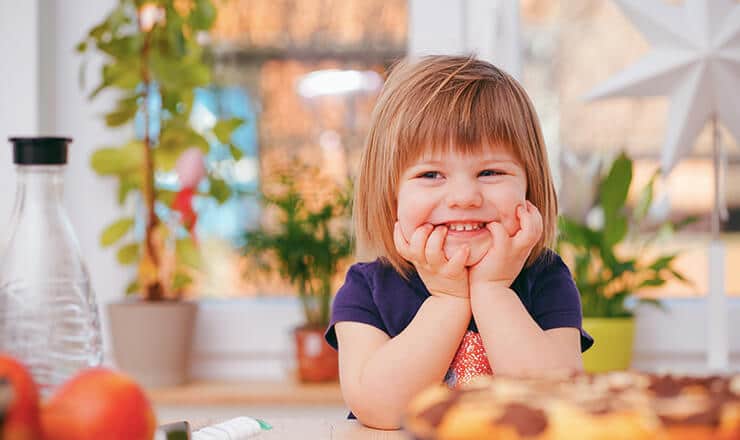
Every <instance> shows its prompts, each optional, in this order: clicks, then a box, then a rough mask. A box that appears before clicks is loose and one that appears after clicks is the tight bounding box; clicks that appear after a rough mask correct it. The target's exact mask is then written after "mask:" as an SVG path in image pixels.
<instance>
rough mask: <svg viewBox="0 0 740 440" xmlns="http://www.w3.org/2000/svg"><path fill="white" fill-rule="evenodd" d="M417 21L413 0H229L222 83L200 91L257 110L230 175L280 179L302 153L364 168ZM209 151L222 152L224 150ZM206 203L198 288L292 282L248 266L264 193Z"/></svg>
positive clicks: (241, 112) (329, 165)
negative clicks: (380, 100)
mask: <svg viewBox="0 0 740 440" xmlns="http://www.w3.org/2000/svg"><path fill="white" fill-rule="evenodd" d="M407 27H408V26H407V4H406V1H405V0H391V1H386V0H300V1H298V0H234V1H230V2H223V3H221V4H220V9H219V15H218V21H217V23H216V25H215V30H214V31H213V32H212V34H211V36H210V38H211V41H210V46H211V49H212V54H213V57H214V61H215V72H216V83H217V84H218V87H214V88H212V89H209V90H204V91H201V92H200V94H199V95H198V96H197V97H196V103H198V104H200V106H199V107H198V108H199V109H202V110H203V113H202V114H201V116H202V117H203V118H205V120H207V119H208V118H210V117H229V116H240V117H244V118H246V119H247V125H246V127H243V130H244V131H243V132H240V133H237V134H236V135H237V136H238V137H239V139H240V141H241V143H240V144H238V146H239V148H240V149H241V150H242V152H243V153H244V157H243V158H242V159H240V161H238V162H237V163H235V164H229V163H224V164H223V166H224V168H225V169H226V170H227V171H228V172H227V173H226V175H227V179H226V180H227V182H228V183H229V184H230V185H237V184H241V185H247V186H248V187H249V188H250V189H258V188H264V189H265V190H269V185H270V181H269V176H270V174H271V170H274V169H276V168H281V167H285V166H287V165H289V163H290V161H291V160H293V159H295V158H298V159H300V160H301V161H302V162H306V163H308V164H311V165H314V166H317V167H320V168H321V169H322V171H323V172H325V173H327V174H329V175H330V176H333V177H336V178H337V179H341V178H346V177H347V176H352V175H353V174H354V170H355V169H356V165H357V163H358V161H359V156H360V153H361V148H362V144H363V140H364V135H365V133H366V132H367V127H368V123H369V118H370V113H371V111H372V108H373V106H374V104H375V99H376V97H377V94H378V92H379V90H380V87H381V86H382V80H383V76H384V75H385V73H386V70H387V68H388V67H389V66H390V65H391V63H392V62H394V61H395V60H397V59H398V58H400V57H403V56H404V55H405V53H406V33H407ZM209 160H218V152H217V151H216V152H212V154H211V155H210V157H209ZM243 161H244V162H243ZM308 191H311V189H310V188H309V189H308ZM197 210H198V213H199V224H198V232H199V234H200V235H199V237H201V238H203V240H202V241H201V250H202V252H203V253H204V256H205V258H204V259H205V261H206V264H207V268H206V271H205V277H204V278H203V279H202V280H200V281H199V283H197V284H195V285H193V287H192V288H191V291H192V292H193V295H196V296H219V297H238V296H252V295H256V294H262V293H264V294H273V295H279V294H285V293H289V292H291V291H292V288H291V287H290V286H288V285H286V284H285V283H284V281H282V280H280V279H279V278H278V277H275V278H271V279H270V280H269V282H261V281H260V280H259V279H255V278H252V277H246V278H245V277H244V272H245V271H246V270H248V269H247V268H246V267H245V264H244V261H243V258H242V257H241V256H240V255H239V250H238V248H237V247H235V245H239V244H241V242H240V241H239V238H240V235H241V234H240V232H243V231H244V230H245V229H246V228H248V227H249V226H250V225H254V224H256V223H257V222H258V221H260V220H262V221H269V219H268V218H267V217H268V216H269V214H268V213H261V212H260V210H259V205H258V203H257V202H256V200H255V199H253V198H249V197H246V198H245V197H242V198H239V199H234V200H230V201H229V202H227V203H226V204H225V205H223V206H217V205H215V204H210V203H209V204H205V203H203V204H201V205H200V206H197Z"/></svg>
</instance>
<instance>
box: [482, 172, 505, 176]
mask: <svg viewBox="0 0 740 440" xmlns="http://www.w3.org/2000/svg"><path fill="white" fill-rule="evenodd" d="M504 174H506V173H504V172H503V171H499V170H483V171H481V172H480V176H481V177H491V176H503V175H504Z"/></svg>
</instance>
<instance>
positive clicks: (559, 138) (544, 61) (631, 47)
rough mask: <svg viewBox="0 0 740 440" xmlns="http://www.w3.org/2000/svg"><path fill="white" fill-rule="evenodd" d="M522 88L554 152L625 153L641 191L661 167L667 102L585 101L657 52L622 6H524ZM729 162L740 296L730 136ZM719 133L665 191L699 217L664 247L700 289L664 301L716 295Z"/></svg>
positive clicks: (702, 140)
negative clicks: (715, 143) (713, 242)
mask: <svg viewBox="0 0 740 440" xmlns="http://www.w3.org/2000/svg"><path fill="white" fill-rule="evenodd" d="M521 10H522V33H523V40H524V46H525V49H524V60H523V65H524V68H523V71H524V85H525V87H526V88H527V90H528V91H529V92H530V94H531V95H532V99H533V101H534V103H535V106H536V107H537V110H538V113H539V115H540V118H541V120H542V125H543V129H544V132H545V137H546V141H547V143H548V145H549V146H550V151H551V159H550V160H551V163H552V165H553V168H555V165H556V164H557V163H558V154H559V153H560V152H561V151H562V150H563V149H568V150H570V151H573V152H575V153H576V154H578V155H580V156H584V157H585V156H588V155H590V154H592V152H610V151H615V150H617V149H625V150H626V151H627V152H628V153H629V154H630V156H631V157H633V158H634V159H635V176H634V186H633V188H639V187H641V186H642V185H643V184H644V183H645V182H647V180H648V179H649V178H650V176H651V174H652V173H653V172H654V170H655V169H656V168H657V167H658V164H659V158H660V150H661V146H662V144H663V139H664V137H665V132H666V121H667V119H668V99H667V98H665V97H656V98H639V99H636V98H635V99H633V98H612V99H609V100H602V101H595V102H586V101H584V99H583V97H584V96H585V95H586V94H587V93H588V92H589V91H590V90H591V89H592V88H593V87H595V86H596V85H598V84H600V83H602V82H604V81H605V80H606V79H607V78H609V77H611V76H612V75H614V74H615V73H617V72H618V71H620V70H622V69H624V68H625V67H627V66H629V65H631V64H632V63H634V62H635V61H636V60H637V59H639V58H640V57H641V56H642V55H644V54H645V53H646V52H647V51H648V49H649V45H648V43H647V42H646V41H645V40H644V38H643V36H642V34H640V32H639V31H638V30H637V29H636V28H635V27H634V26H633V25H632V24H631V23H630V21H629V20H628V19H627V18H626V17H625V16H624V14H623V13H622V12H621V10H620V9H619V8H618V7H617V6H616V5H615V3H614V2H612V1H608V0H597V1H551V0H522V2H521ZM722 139H723V145H724V149H725V151H726V153H727V157H728V168H727V172H726V182H725V188H726V189H727V194H726V198H727V204H728V209H729V213H730V217H729V220H728V221H727V222H725V223H724V224H723V226H722V240H723V242H724V243H725V245H726V260H725V267H726V270H725V272H726V280H725V290H726V291H727V292H728V294H729V295H735V296H737V295H740V275H738V274H735V273H733V271H730V270H729V268H731V267H734V266H735V265H737V264H738V263H739V262H740V185H738V183H740V182H738V180H740V151H739V150H738V149H737V143H736V140H734V139H732V137H731V136H730V135H729V133H728V132H726V131H724V130H723V135H722ZM711 154H712V132H711V125H710V124H707V126H706V127H705V129H704V131H703V132H702V133H701V135H700V136H699V138H698V139H697V140H696V142H695V147H694V149H693V152H692V155H691V157H689V158H687V159H685V160H683V161H682V162H681V163H679V165H678V166H677V167H676V168H675V169H674V170H673V172H672V173H671V175H670V176H669V178H668V179H667V182H666V184H664V185H662V186H661V187H660V188H658V190H659V192H661V191H668V195H669V197H670V201H671V207H672V209H671V216H672V217H675V218H676V219H678V218H682V217H684V216H686V215H698V216H701V220H700V221H699V222H698V223H696V224H694V225H692V226H691V227H690V228H688V229H686V230H685V231H684V232H682V233H680V235H678V236H676V237H674V239H673V240H671V241H670V242H667V243H664V244H662V245H661V246H662V247H663V248H664V249H665V250H677V251H681V252H682V256H681V257H680V259H679V261H678V262H677V267H678V268H679V270H681V271H682V272H683V273H684V274H686V275H688V276H689V278H690V279H691V280H692V281H693V282H694V285H693V286H687V285H683V284H680V283H669V284H667V285H666V286H665V287H663V288H661V289H659V290H656V291H654V294H655V295H657V296H695V295H704V294H706V292H707V290H708V265H709V262H708V255H707V252H708V243H709V239H710V233H709V231H710V217H711V211H712V208H713V200H714V189H713V168H712V156H711Z"/></svg>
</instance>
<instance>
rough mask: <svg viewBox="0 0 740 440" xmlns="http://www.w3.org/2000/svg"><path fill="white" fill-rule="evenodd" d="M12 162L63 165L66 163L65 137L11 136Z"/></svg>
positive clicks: (69, 139) (67, 140)
mask: <svg viewBox="0 0 740 440" xmlns="http://www.w3.org/2000/svg"><path fill="white" fill-rule="evenodd" d="M8 140H9V141H10V142H12V143H13V163H15V164H18V165H64V164H66V163H67V144H69V143H70V142H72V138H67V137H12V138H9V139H8Z"/></svg>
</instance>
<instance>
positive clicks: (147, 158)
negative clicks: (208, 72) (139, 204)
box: [139, 18, 164, 301]
mask: <svg viewBox="0 0 740 440" xmlns="http://www.w3.org/2000/svg"><path fill="white" fill-rule="evenodd" d="M139 27H140V28H141V18H139ZM150 41H151V31H149V32H146V31H145V32H144V45H143V47H142V50H141V78H142V80H143V82H144V104H143V105H144V182H143V185H142V186H143V187H142V193H143V195H144V203H145V205H146V227H145V231H144V249H143V252H144V255H143V256H142V257H143V259H144V261H150V262H151V264H152V266H153V269H154V270H153V273H155V274H156V277H155V278H154V279H153V280H152V278H151V277H150V276H144V277H142V276H141V273H140V274H139V275H140V276H139V279H140V280H142V279H143V280H146V283H145V285H142V286H141V288H142V291H143V294H144V299H146V300H149V301H159V300H162V299H164V289H162V284H161V283H160V281H159V273H160V271H161V267H160V266H161V260H160V256H159V252H158V249H157V244H156V243H155V241H154V238H155V237H154V231H155V228H156V227H157V224H158V221H159V220H158V219H157V214H156V213H155V212H154V200H155V198H156V194H155V188H154V151H153V145H152V137H151V133H149V118H150V114H149V94H150V93H151V86H152V80H151V77H150V75H149V50H150ZM140 270H141V269H140ZM147 275H148V274H147Z"/></svg>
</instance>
